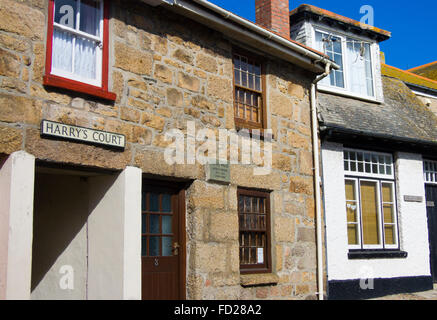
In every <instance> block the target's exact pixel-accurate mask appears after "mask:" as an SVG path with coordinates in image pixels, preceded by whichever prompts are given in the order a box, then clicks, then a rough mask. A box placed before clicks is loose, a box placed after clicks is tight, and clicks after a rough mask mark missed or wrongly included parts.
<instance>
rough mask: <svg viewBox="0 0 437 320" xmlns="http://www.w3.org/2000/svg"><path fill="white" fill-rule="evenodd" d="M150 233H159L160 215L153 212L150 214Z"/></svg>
mask: <svg viewBox="0 0 437 320" xmlns="http://www.w3.org/2000/svg"><path fill="white" fill-rule="evenodd" d="M149 228H150V231H149V232H150V233H153V234H156V233H159V215H156V214H151V215H150V226H149Z"/></svg>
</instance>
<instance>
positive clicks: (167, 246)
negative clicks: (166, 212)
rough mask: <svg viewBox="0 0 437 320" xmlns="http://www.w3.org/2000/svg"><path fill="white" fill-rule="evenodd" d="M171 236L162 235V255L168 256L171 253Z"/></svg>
mask: <svg viewBox="0 0 437 320" xmlns="http://www.w3.org/2000/svg"><path fill="white" fill-rule="evenodd" d="M172 239H173V238H172V237H162V256H163V257H170V256H172V255H173V253H172V250H171V249H172Z"/></svg>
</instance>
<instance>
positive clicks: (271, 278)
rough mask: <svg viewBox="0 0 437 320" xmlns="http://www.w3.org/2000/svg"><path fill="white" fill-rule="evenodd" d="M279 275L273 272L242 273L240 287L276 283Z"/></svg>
mask: <svg viewBox="0 0 437 320" xmlns="http://www.w3.org/2000/svg"><path fill="white" fill-rule="evenodd" d="M278 282H279V277H278V276H277V275H276V274H273V273H258V274H242V275H240V284H241V286H242V287H254V286H266V285H275V284H278Z"/></svg>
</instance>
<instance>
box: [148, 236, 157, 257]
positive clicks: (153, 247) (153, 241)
mask: <svg viewBox="0 0 437 320" xmlns="http://www.w3.org/2000/svg"><path fill="white" fill-rule="evenodd" d="M149 256H151V257H156V256H159V237H150V240H149Z"/></svg>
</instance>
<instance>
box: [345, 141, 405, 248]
mask: <svg viewBox="0 0 437 320" xmlns="http://www.w3.org/2000/svg"><path fill="white" fill-rule="evenodd" d="M343 151H349V152H362V153H363V154H364V153H370V154H371V155H375V156H379V155H381V156H389V157H390V158H391V160H392V163H391V165H392V172H391V175H388V174H385V175H381V174H375V173H365V172H364V173H362V172H355V171H346V170H344V181H345V182H346V180H350V181H354V185H355V192H356V197H357V207H358V208H359V212H358V213H357V215H358V236H359V238H358V244H357V245H350V244H349V239H348V238H347V241H348V248H349V250H356V249H363V250H368V249H384V250H385V249H387V250H390V249H400V245H399V225H398V207H397V199H396V189H395V188H396V183H395V175H394V169H395V168H394V162H393V155H391V154H389V153H383V152H373V151H368V150H360V149H350V148H344V149H343ZM343 167H344V157H343ZM361 181H367V182H372V183H376V186H377V202H378V203H377V215H378V222H379V223H378V224H379V225H378V233H379V239H380V244H378V245H365V244H364V242H363V237H362V234H363V225H362V202H361V185H360V182H361ZM383 184H391V185H392V199H393V203H392V205H393V223H391V224H387V223H385V222H384V211H383V204H384V203H386V202H383V201H382V200H383V198H382V185H383ZM345 200H346V202H347V199H346V194H345ZM345 210H346V203H345ZM348 224H349V222H348V221H347V210H346V227H347V225H348ZM385 225H394V230H393V232H394V234H395V244H386V239H385V230H384V227H385Z"/></svg>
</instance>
